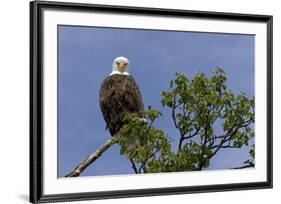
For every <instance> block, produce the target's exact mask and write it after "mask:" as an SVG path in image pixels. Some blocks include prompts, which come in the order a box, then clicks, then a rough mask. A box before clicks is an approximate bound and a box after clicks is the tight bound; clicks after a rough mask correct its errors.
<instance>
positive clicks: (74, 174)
mask: <svg viewBox="0 0 281 204" xmlns="http://www.w3.org/2000/svg"><path fill="white" fill-rule="evenodd" d="M117 141H118V140H117V136H113V137H111V138H110V139H109V140H107V141H106V142H105V143H104V144H103V145H101V146H100V147H99V148H98V149H97V150H96V151H95V152H93V153H92V154H90V155H89V156H87V158H86V159H84V160H83V161H82V162H81V163H80V164H79V165H78V166H76V168H75V169H74V170H73V171H72V172H70V173H69V174H67V175H66V176H65V177H78V176H80V174H81V173H82V172H83V171H84V170H85V169H86V168H87V167H88V166H89V165H90V164H92V163H93V162H94V161H96V160H97V159H98V158H99V157H100V156H101V155H102V154H103V153H104V152H105V151H106V150H107V149H109V148H110V147H111V146H112V145H114V144H115V143H116V142H117Z"/></svg>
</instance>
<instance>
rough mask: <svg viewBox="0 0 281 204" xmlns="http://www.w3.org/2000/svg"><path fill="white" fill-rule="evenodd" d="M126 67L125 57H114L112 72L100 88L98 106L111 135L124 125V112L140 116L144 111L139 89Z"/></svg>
mask: <svg viewBox="0 0 281 204" xmlns="http://www.w3.org/2000/svg"><path fill="white" fill-rule="evenodd" d="M128 67H129V60H128V59H127V58H125V57H117V58H115V59H114V61H113V64H112V72H111V74H110V75H109V76H108V77H106V78H105V79H104V81H103V82H102V84H101V88H100V108H101V111H102V114H103V117H104V120H105V122H106V128H108V129H109V132H110V134H111V136H114V135H115V134H116V133H118V132H119V130H120V128H121V127H122V126H123V125H124V124H123V122H122V119H123V117H124V115H125V114H126V113H138V114H139V116H140V117H142V113H143V111H144V106H143V101H142V96H141V92H140V89H139V87H138V85H137V84H136V81H135V80H134V78H133V77H132V76H131V75H130V74H129V70H128Z"/></svg>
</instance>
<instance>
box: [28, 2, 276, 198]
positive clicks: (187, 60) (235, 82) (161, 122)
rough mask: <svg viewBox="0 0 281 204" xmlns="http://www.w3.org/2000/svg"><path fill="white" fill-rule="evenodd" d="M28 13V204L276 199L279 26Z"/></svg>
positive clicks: (48, 5)
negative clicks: (225, 195) (275, 36)
mask: <svg viewBox="0 0 281 204" xmlns="http://www.w3.org/2000/svg"><path fill="white" fill-rule="evenodd" d="M30 14H31V15H30V39H31V40H30V52H31V54H30V202H33V203H37V202H39V203H40V202H58V201H75V200H89V199H103V198H120V197H132V196H152V195H168V194H181V193H197V192H211V191H228V190H244V189H260V188H272V185H273V184H272V183H273V179H272V46H273V43H272V29H273V28H272V26H273V17H272V16H267V15H253V14H237V13H218V12H207V11H187V10H171V9H160V8H142V7H125V6H109V5H95V4H80V3H62V2H43V1H42V2H41V1H34V2H31V3H30Z"/></svg>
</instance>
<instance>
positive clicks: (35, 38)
mask: <svg viewBox="0 0 281 204" xmlns="http://www.w3.org/2000/svg"><path fill="white" fill-rule="evenodd" d="M45 9H54V10H69V11H73V12H75V11H80V12H95V11H100V12H108V13H111V12H114V13H125V14H140V15H159V16H174V17H183V18H184V17H191V18H192V17H196V18H208V19H218V20H226V21H227V20H237V21H250V22H264V23H266V24H267V48H266V49H267V50H266V53H267V120H266V123H267V135H266V137H267V180H266V181H265V182H251V183H238V184H221V185H203V186H202V185H201V186H186V187H169V188H154V189H139V190H122V191H106V192H85V193H71V194H55V195H44V194H43V182H44V181H43V171H44V166H43V151H42V149H43V120H44V114H43V80H44V75H43V67H42V62H43V60H44V59H43V53H42V47H43V44H42V38H43V36H42V35H43V34H42V24H43V16H42V13H43V11H44V10H45ZM272 52H273V16H270V15H253V14H238V13H220V12H207V11H188V10H174V9H173V10H172V9H160V8H144V7H127V6H109V5H94V4H81V3H62V2H44V1H33V2H30V202H32V203H44V202H59V201H78V200H92V199H105V198H123V197H137V196H155V195H157V196H159V195H170V194H185V193H203V192H216V191H232V190H249V189H264V188H272V187H273V168H272V167H273V164H272V161H273V150H272V148H273V145H272V141H273V139H272V130H273V127H272V125H273V114H272V113H273V102H272V99H273V92H272V91H273V87H272V86H273V83H272V79H273V78H272V72H273V68H272V64H273V59H272V58H273V54H272Z"/></svg>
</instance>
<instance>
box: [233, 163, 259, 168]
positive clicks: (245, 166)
mask: <svg viewBox="0 0 281 204" xmlns="http://www.w3.org/2000/svg"><path fill="white" fill-rule="evenodd" d="M250 167H255V164H254V163H253V162H250V163H249V164H246V165H244V166H239V167H234V168H233V169H246V168H250Z"/></svg>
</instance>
